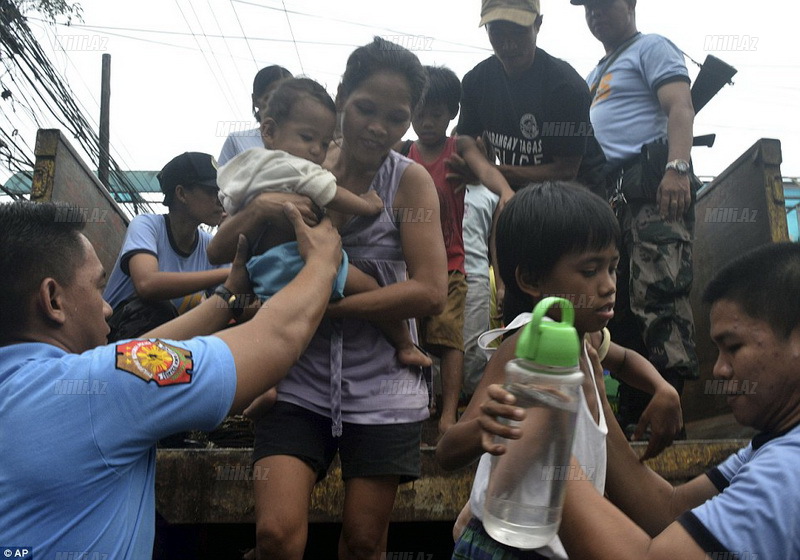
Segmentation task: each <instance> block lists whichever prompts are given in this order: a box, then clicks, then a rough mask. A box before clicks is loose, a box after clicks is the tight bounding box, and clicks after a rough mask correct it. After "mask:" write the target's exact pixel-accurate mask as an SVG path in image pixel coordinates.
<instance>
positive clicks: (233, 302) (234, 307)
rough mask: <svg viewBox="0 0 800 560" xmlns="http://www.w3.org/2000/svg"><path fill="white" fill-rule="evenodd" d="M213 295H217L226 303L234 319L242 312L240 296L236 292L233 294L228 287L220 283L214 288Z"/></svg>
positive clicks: (242, 306)
mask: <svg viewBox="0 0 800 560" xmlns="http://www.w3.org/2000/svg"><path fill="white" fill-rule="evenodd" d="M214 295H215V296H219V297H221V298H222V300H223V301H224V302H225V303H227V304H228V309H230V310H231V315H233V318H234V319H238V318H239V317H241V316H242V313H244V305H243V303H244V302H242V301H241V298H240V296H239V295H238V294H234V293H233V292H232V291H230V290H229V289H228V288H226V287H225V286H223V285H222V284H220V285H219V286H217V288H216V289H215V290H214Z"/></svg>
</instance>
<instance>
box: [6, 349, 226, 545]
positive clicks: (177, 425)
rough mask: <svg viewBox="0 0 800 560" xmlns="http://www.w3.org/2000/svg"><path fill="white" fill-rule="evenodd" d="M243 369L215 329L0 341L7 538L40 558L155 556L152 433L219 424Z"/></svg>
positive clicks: (154, 437)
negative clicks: (171, 337) (172, 336)
mask: <svg viewBox="0 0 800 560" xmlns="http://www.w3.org/2000/svg"><path fill="white" fill-rule="evenodd" d="M235 372H236V370H235V367H234V362H233V357H232V355H231V353H230V350H229V349H228V347H227V345H226V344H225V343H224V342H223V341H222V340H220V339H219V338H216V337H213V336H212V337H202V338H196V339H192V340H190V341H181V342H170V341H159V340H155V341H148V340H138V341H131V342H124V343H118V344H112V345H107V346H102V347H99V348H96V349H94V350H90V351H88V352H84V353H83V354H69V353H67V352H65V351H64V350H61V349H59V348H57V347H55V346H51V345H49V344H44V343H24V344H14V345H11V346H5V347H2V348H0V454H1V456H0V544H2V545H4V546H28V547H32V552H33V557H34V558H36V559H37V560H44V559H51V558H55V557H56V555H57V553H62V555H64V554H69V553H74V556H75V557H76V558H78V557H81V558H82V557H83V556H80V554H88V556H87V557H94V556H97V557H98V558H109V559H111V558H113V559H114V560H123V559H131V560H139V559H141V558H150V556H151V555H152V550H153V539H154V533H155V466H156V447H155V442H156V440H158V439H160V438H162V437H164V436H166V435H169V434H173V433H176V432H180V431H185V430H190V429H201V430H210V429H212V428H214V427H215V426H217V425H218V424H219V423H220V422H221V421H222V420H223V419H224V418H225V415H226V414H227V413H228V410H229V409H230V406H231V403H232V402H233V396H234V392H235V389H236V373H235Z"/></svg>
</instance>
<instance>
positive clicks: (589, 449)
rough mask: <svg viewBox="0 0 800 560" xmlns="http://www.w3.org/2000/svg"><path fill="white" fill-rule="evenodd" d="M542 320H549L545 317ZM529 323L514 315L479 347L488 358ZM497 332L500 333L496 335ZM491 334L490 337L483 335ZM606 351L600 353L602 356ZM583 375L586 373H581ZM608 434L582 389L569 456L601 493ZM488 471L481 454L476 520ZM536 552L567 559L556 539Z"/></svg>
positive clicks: (473, 497) (473, 505) (472, 500)
mask: <svg viewBox="0 0 800 560" xmlns="http://www.w3.org/2000/svg"><path fill="white" fill-rule="evenodd" d="M545 319H548V318H547V317H545ZM530 320H531V314H530V313H522V314H520V315H519V316H517V317H516V318H515V319H514V320H513V321H512V322H511V323H509V325H508V326H507V327H505V328H504V329H493V330H492V331H488V332H486V333H484V334H483V335H481V337H479V338H478V345H479V346H480V347H481V348H482V349H483V350H484V351H485V352H486V353H487V357H491V354H492V353H493V352H494V348H488V347H487V346H486V345H487V344H488V343H489V342H491V341H492V340H494V339H495V338H497V337H498V336H500V335H502V334H503V333H505V332H507V331H510V330H514V329H518V328H520V327H522V326H523V325H526V324H527V323H529V322H530ZM498 333H499V334H498ZM486 335H493V336H486ZM603 335H604V336H603V339H604V343H603V347H605V349H607V343H606V341H608V340H609V335H608V331H605V330H604V333H603ZM586 344H588V342H587V341H584V348H583V355H584V359H585V360H586V363H587V364H588V367H589V372H588V374H589V375H590V377H591V380H592V386H593V387H594V393H595V398H596V399H597V403H598V404H599V403H600V394H599V392H598V390H597V383H596V382H595V378H594V371H593V368H592V362H591V360H589V356H588V354H587V352H586ZM604 354H605V352H603V355H604ZM584 373H586V372H584ZM607 434H608V425H607V424H606V417H605V414H604V413H603V407H600V411H599V421H598V422H595V421H594V418H592V413H591V411H590V410H589V405H588V404H587V402H586V396H585V395H584V394H583V387H581V391H580V403H579V405H578V416H577V419H576V422H575V438H574V440H573V442H572V454H573V455H574V456H575V458H576V459H577V460H578V462H579V463H580V465H581V467H582V468H583V470H584V473H585V474H586V475H587V476H589V478H590V479H591V481H592V484H593V485H594V487H595V488H596V489H597V491H598V492H600V494H602V493H603V492H604V491H605V485H606V467H607V465H606V462H607V457H608V449H607V447H606V435H607ZM490 469H491V455H489V454H488V453H484V454H483V455H482V456H481V458H480V461H479V462H478V469H477V471H476V472H475V480H474V482H473V483H472V492H471V493H470V497H469V506H470V509H471V510H472V515H473V516H475V517H477V518H478V519H481V520H483V504H484V501H485V499H486V488H487V486H488V485H489V471H490ZM536 552H537V553H539V554H541V555H542V556H546V557H548V558H560V559H567V558H568V556H567V553H566V551H565V550H564V547H563V546H562V544H561V540H560V539H559V538H558V537H555V538H554V539H553V540H552V541H550V543H548V544H547V545H546V546H543V547H541V548H537V549H536Z"/></svg>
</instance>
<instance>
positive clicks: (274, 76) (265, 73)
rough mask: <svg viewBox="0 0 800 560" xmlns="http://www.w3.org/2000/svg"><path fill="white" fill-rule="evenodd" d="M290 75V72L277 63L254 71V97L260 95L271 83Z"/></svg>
mask: <svg viewBox="0 0 800 560" xmlns="http://www.w3.org/2000/svg"><path fill="white" fill-rule="evenodd" d="M291 77H292V73H291V72H289V71H288V70H287V69H286V68H284V67H283V66H278V65H277V64H273V65H272V66H265V67H264V68H262V69H261V70H259V71H258V72H257V73H256V77H255V78H253V95H254V96H255V97H261V96H262V95H264V92H265V91H267V89H268V88H269V86H271V85H272V84H273V83H275V82H277V81H278V80H282V79H284V78H291Z"/></svg>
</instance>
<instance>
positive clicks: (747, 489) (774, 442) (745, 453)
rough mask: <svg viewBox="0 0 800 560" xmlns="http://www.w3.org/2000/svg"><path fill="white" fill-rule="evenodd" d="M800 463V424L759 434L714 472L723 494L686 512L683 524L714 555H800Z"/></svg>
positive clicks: (748, 558)
mask: <svg viewBox="0 0 800 560" xmlns="http://www.w3.org/2000/svg"><path fill="white" fill-rule="evenodd" d="M798 464H800V426H795V427H794V428H792V429H791V430H789V431H788V432H787V433H785V434H762V435H759V436H756V437H755V438H754V439H753V442H752V443H751V444H750V445H748V446H747V447H745V448H744V449H741V450H739V451H738V452H737V453H734V454H733V455H731V456H730V457H728V459H726V460H725V461H724V462H723V463H722V464H720V465H719V466H718V467H717V468H715V469H712V470H711V471H709V473H708V476H709V478H710V479H711V481H712V482H713V483H714V485H715V486H716V487H717V489H718V490H719V491H720V494H718V495H717V496H715V497H713V498H711V499H710V500H708V501H707V502H705V503H704V504H702V505H700V506H698V507H696V508H694V509H693V510H691V511H690V512H686V513H684V514H683V515H681V516H680V517H679V518H678V522H679V523H680V524H681V525H683V527H684V528H685V529H686V530H687V531H688V532H689V534H691V535H692V537H693V538H694V540H695V541H696V542H697V544H698V545H700V547H702V548H703V549H704V550H705V551H706V552H707V553H709V554H711V555H712V556H713V553H717V555H718V556H719V557H720V558H722V557H725V558H728V557H730V558H734V557H735V558H738V559H740V560H759V559H760V560H767V559H770V560H771V559H776V560H777V559H778V558H781V559H783V558H786V559H788V558H800V535H798V527H800V468H798V466H797V465H798ZM726 553H728V554H729V556H725V554H726ZM734 555H735V556H734Z"/></svg>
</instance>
